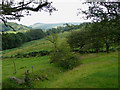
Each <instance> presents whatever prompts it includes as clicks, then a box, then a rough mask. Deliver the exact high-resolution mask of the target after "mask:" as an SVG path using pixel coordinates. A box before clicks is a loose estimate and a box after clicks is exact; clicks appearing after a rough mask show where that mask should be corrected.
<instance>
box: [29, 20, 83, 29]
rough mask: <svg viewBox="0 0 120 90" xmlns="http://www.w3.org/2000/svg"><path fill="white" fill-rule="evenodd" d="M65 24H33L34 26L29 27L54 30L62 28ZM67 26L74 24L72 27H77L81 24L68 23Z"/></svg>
mask: <svg viewBox="0 0 120 90" xmlns="http://www.w3.org/2000/svg"><path fill="white" fill-rule="evenodd" d="M64 24H66V23H52V24H45V23H35V24H34V25H30V27H32V28H33V29H39V28H40V29H45V30H47V29H52V28H56V27H57V26H63V25H64ZM67 24H74V25H78V24H81V23H80V22H70V23H67Z"/></svg>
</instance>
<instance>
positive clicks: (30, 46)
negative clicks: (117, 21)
mask: <svg viewBox="0 0 120 90" xmlns="http://www.w3.org/2000/svg"><path fill="white" fill-rule="evenodd" d="M68 34H69V33H68V32H65V33H64V34H59V38H60V39H59V40H60V41H62V40H64V39H65V38H64V37H65V36H67V35H68ZM51 47H52V44H51V43H50V42H48V41H47V40H46V39H41V40H35V41H31V42H28V43H25V44H23V45H22V46H21V47H19V48H14V49H11V50H5V51H3V56H4V57H6V56H11V55H16V54H18V53H28V52H33V51H41V50H51ZM78 55H79V59H80V60H81V62H82V64H81V65H79V66H77V67H75V68H74V69H72V70H68V71H66V70H64V69H63V68H61V67H57V66H56V65H54V64H50V63H49V56H41V57H30V58H3V59H2V82H3V84H2V85H3V88H12V87H14V88H23V87H25V86H24V85H18V84H16V83H15V82H13V81H12V80H10V77H13V76H15V77H17V78H23V76H24V71H26V70H28V69H30V73H31V74H36V75H38V76H41V74H42V75H45V76H47V78H48V80H46V79H44V80H43V81H42V80H35V81H33V82H32V84H31V86H32V88H118V52H111V53H109V54H107V53H98V54H78ZM13 61H14V62H15V64H16V68H17V73H16V74H13V73H14V64H13ZM32 66H33V67H34V68H33V71H32V68H31V67H32Z"/></svg>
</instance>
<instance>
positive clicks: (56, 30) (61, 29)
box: [46, 22, 90, 35]
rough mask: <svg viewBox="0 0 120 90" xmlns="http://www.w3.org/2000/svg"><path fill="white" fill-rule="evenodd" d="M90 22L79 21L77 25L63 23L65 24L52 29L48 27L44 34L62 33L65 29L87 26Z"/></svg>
mask: <svg viewBox="0 0 120 90" xmlns="http://www.w3.org/2000/svg"><path fill="white" fill-rule="evenodd" d="M89 24H90V22H84V23H81V24H79V25H73V24H72V25H69V24H67V23H66V24H65V26H58V27H57V28H52V29H49V30H48V31H46V34H47V35H50V34H51V33H61V32H62V33H63V32H65V31H71V30H75V29H80V28H82V27H84V26H87V25H89Z"/></svg>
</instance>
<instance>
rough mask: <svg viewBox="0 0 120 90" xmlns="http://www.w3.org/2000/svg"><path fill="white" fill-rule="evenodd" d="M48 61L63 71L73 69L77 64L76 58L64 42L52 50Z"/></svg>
mask: <svg viewBox="0 0 120 90" xmlns="http://www.w3.org/2000/svg"><path fill="white" fill-rule="evenodd" d="M50 60H51V61H50V63H55V64H57V65H58V66H61V67H63V68H65V69H73V67H75V66H77V65H78V64H79V60H78V58H77V56H76V55H75V54H74V53H72V52H71V51H70V46H69V44H68V43H67V42H66V41H63V42H62V43H61V44H60V45H59V46H57V47H56V48H53V50H52V52H51V54H50Z"/></svg>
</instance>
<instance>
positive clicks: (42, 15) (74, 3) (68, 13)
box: [14, 0, 87, 26]
mask: <svg viewBox="0 0 120 90" xmlns="http://www.w3.org/2000/svg"><path fill="white" fill-rule="evenodd" d="M48 1H52V2H53V3H52V5H53V6H54V7H56V9H58V11H54V12H53V13H52V14H51V15H50V14H49V13H48V12H45V11H42V12H31V16H25V17H23V18H21V21H20V22H19V21H14V22H17V23H19V24H23V25H27V26H29V25H33V24H35V23H63V22H65V23H66V22H84V21H85V20H84V19H82V18H80V17H81V16H83V15H79V16H77V13H78V12H79V11H78V10H77V9H79V8H82V9H87V6H86V5H83V4H82V2H83V1H84V0H48Z"/></svg>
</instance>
